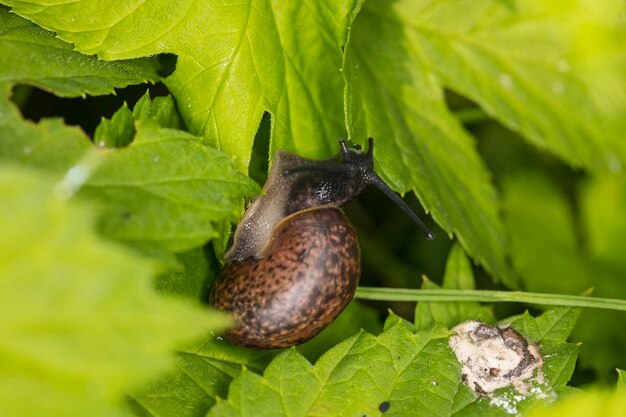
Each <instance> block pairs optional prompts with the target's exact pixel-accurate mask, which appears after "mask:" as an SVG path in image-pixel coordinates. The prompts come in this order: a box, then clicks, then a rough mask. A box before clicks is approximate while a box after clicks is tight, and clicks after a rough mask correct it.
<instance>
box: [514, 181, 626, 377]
mask: <svg viewBox="0 0 626 417" xmlns="http://www.w3.org/2000/svg"><path fill="white" fill-rule="evenodd" d="M503 188H504V199H503V201H504V207H505V214H506V216H505V218H506V224H507V228H508V230H509V233H510V236H511V246H512V252H511V253H512V260H513V264H514V265H515V268H516V270H517V271H519V273H520V276H522V277H523V279H524V283H525V286H526V288H527V289H528V290H529V291H545V292H553V293H569V294H576V293H580V292H582V291H583V290H585V289H587V288H590V287H594V296H600V297H612V298H626V285H625V283H624V280H623V271H624V270H625V269H626V264H625V262H624V258H623V255H622V254H621V252H620V250H619V248H621V247H624V245H626V241H625V239H624V236H626V222H624V219H623V217H622V216H623V215H622V214H621V213H624V210H626V178H624V176H623V175H622V176H617V177H608V176H607V177H603V176H599V177H596V178H595V179H593V180H588V181H586V182H585V183H584V187H582V193H581V196H580V218H581V220H580V221H581V227H580V226H579V227H577V226H576V225H575V220H574V219H575V217H574V211H573V208H572V207H571V206H570V205H569V204H568V200H567V199H566V196H565V195H564V194H563V193H562V192H561V191H560V190H559V189H558V188H556V187H555V185H554V184H553V183H552V182H550V181H548V180H547V179H546V178H544V177H541V176H539V175H532V174H530V173H524V174H523V175H522V174H520V175H517V176H511V177H509V178H507V179H506V181H504V186H503ZM577 231H579V232H577ZM580 231H582V233H584V234H585V236H588V240H587V242H586V246H585V247H583V245H581V241H580ZM625 317H626V315H624V313H617V312H605V311H593V313H591V312H589V313H587V314H584V315H583V317H582V318H581V320H580V323H579V325H578V326H577V327H576V330H575V332H574V335H575V339H576V340H580V341H581V342H582V348H581V365H583V366H585V367H593V368H594V370H595V371H596V372H597V373H598V374H599V375H600V376H601V377H602V378H603V379H605V380H610V379H611V378H612V374H613V369H614V368H615V367H616V366H620V367H623V366H626V362H625V358H624V355H623V352H624V349H626V334H624V332H619V331H615V329H619V328H621V326H622V323H623V321H624V319H625Z"/></svg>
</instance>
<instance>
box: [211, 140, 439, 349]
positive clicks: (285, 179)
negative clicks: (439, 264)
mask: <svg viewBox="0 0 626 417" xmlns="http://www.w3.org/2000/svg"><path fill="white" fill-rule="evenodd" d="M340 143H341V148H342V153H341V154H340V155H339V156H338V157H336V158H332V159H329V160H326V161H314V160H309V159H305V158H301V157H299V156H297V155H293V154H291V153H288V152H285V151H279V152H277V153H276V155H275V157H274V164H273V166H272V170H271V171H270V174H269V176H268V180H267V182H266V184H265V186H264V187H263V195H261V196H260V197H259V198H257V199H256V200H255V201H254V202H253V203H252V204H251V205H250V206H249V207H248V209H247V210H246V212H245V213H244V215H243V217H242V219H241V221H240V223H239V226H238V227H237V230H236V231H235V234H234V238H233V245H232V247H231V248H230V249H229V250H228V251H227V252H226V254H225V255H224V258H225V260H226V264H225V267H224V270H223V271H222V273H221V274H220V276H219V277H218V279H217V280H216V282H215V284H214V286H213V290H212V292H211V296H210V299H209V302H210V304H211V305H212V306H214V307H215V308H217V309H219V310H222V311H225V312H228V313H231V315H232V316H233V317H234V318H235V319H236V321H237V327H235V328H232V329H230V330H229V331H227V332H226V333H225V335H224V336H225V337H226V338H227V339H229V340H230V341H232V342H234V343H237V344H239V345H242V346H248V347H254V348H263V349H277V348H284V347H289V346H293V345H296V344H299V343H303V342H305V341H307V340H309V339H311V338H312V337H314V336H316V335H317V334H318V333H319V332H321V331H322V330H323V329H324V328H325V327H326V326H328V325H329V324H330V323H331V322H332V321H333V320H334V319H335V318H336V317H337V316H338V315H339V314H340V313H341V312H342V311H343V309H344V308H345V307H346V306H347V305H348V303H349V302H350V301H351V300H352V297H353V296H354V293H355V291H356V288H357V285H358V283H359V278H360V275H361V252H360V248H359V244H358V240H357V236H356V232H355V231H354V227H353V226H352V224H351V223H350V221H349V220H348V218H347V217H346V216H345V215H344V214H343V212H342V211H341V210H340V209H339V207H340V206H341V205H343V204H345V203H346V202H348V201H349V200H351V199H352V198H354V197H355V196H356V195H358V194H359V193H360V192H361V191H362V190H363V189H364V188H365V187H366V186H367V185H369V184H373V185H375V186H377V187H378V188H379V189H381V190H382V191H383V192H384V193H385V194H386V195H387V196H388V197H390V198H391V199H392V200H394V201H395V202H396V203H397V204H399V205H400V207H401V208H402V210H403V211H405V213H407V214H408V215H409V216H410V217H411V218H412V219H413V220H414V221H415V222H416V223H417V224H418V226H419V227H420V228H422V230H423V231H424V232H425V233H426V234H427V236H428V237H429V238H431V237H432V236H433V235H432V233H430V231H428V229H426V227H425V226H424V225H423V224H422V223H421V221H420V220H419V219H418V218H417V216H416V215H415V214H414V213H413V212H412V211H411V209H410V208H409V207H408V206H407V205H406V203H404V201H402V199H400V197H398V196H397V195H396V194H395V193H393V191H391V189H389V187H387V186H386V184H385V183H384V182H383V181H382V179H380V177H378V175H376V174H375V173H374V171H373V164H374V162H373V142H372V139H371V138H370V142H369V149H368V152H367V153H364V152H361V151H360V150H355V149H349V148H348V147H347V146H346V145H345V143H344V142H343V141H340Z"/></svg>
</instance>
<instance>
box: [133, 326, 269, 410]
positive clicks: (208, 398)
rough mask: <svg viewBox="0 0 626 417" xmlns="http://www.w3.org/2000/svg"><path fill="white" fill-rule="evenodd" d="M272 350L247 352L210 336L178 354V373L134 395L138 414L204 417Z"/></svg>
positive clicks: (264, 361) (262, 363)
mask: <svg viewBox="0 0 626 417" xmlns="http://www.w3.org/2000/svg"><path fill="white" fill-rule="evenodd" d="M273 356H274V353H273V352H271V351H263V350H252V349H244V348H241V347H238V346H235V345H232V344H230V343H228V342H226V341H224V340H222V338H221V337H215V336H211V337H210V338H209V339H207V340H206V341H205V342H203V343H201V344H198V345H197V347H195V348H189V349H185V350H181V351H179V352H178V353H177V354H176V364H177V370H176V371H175V372H171V373H169V374H168V375H166V376H164V377H162V378H160V379H159V380H158V381H156V382H154V383H152V384H151V385H150V386H147V387H145V388H143V389H141V390H138V391H136V392H134V393H133V394H132V396H131V402H132V405H133V407H134V409H135V412H136V414H137V415H140V416H143V415H146V416H151V417H169V416H172V417H192V416H198V417H201V416H205V415H206V413H207V411H208V410H209V409H210V408H211V407H212V406H213V405H214V404H215V401H216V399H217V397H218V396H221V397H224V396H226V394H227V392H228V385H229V384H230V382H231V381H232V379H233V378H234V377H235V376H237V375H238V374H239V373H240V372H241V371H242V370H243V369H250V370H252V371H255V372H261V371H262V370H263V369H264V368H265V366H266V365H267V362H269V361H270V359H271V358H272V357H273Z"/></svg>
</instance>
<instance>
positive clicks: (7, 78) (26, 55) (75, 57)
mask: <svg viewBox="0 0 626 417" xmlns="http://www.w3.org/2000/svg"><path fill="white" fill-rule="evenodd" d="M0 28H2V29H1V30H0V84H20V83H25V84H31V85H35V86H37V87H40V88H43V89H45V90H49V91H52V92H54V93H55V94H57V95H59V96H62V97H76V96H85V94H91V95H102V94H110V93H114V92H115V90H114V88H118V87H125V86H127V85H131V84H140V83H144V82H146V81H157V80H158V79H159V78H160V77H159V75H158V74H157V70H158V69H159V64H158V61H157V59H156V58H141V59H135V60H128V61H116V62H111V61H101V60H99V59H98V58H97V57H95V56H88V55H84V54H82V53H80V52H77V51H74V48H73V47H72V45H71V44H69V43H66V42H63V41H61V40H60V39H57V38H55V36H54V34H53V33H51V32H48V31H46V30H43V29H41V28H40V27H39V26H37V25H35V24H33V23H31V22H29V21H28V20H26V19H22V18H20V17H18V16H16V15H14V14H11V13H9V10H8V9H7V8H6V7H5V6H1V5H0Z"/></svg>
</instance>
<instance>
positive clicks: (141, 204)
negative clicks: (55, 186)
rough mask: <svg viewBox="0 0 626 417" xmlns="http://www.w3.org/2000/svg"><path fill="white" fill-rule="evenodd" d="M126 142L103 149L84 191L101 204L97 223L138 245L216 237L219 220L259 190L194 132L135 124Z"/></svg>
mask: <svg viewBox="0 0 626 417" xmlns="http://www.w3.org/2000/svg"><path fill="white" fill-rule="evenodd" d="M136 129H137V135H136V136H135V138H134V140H133V142H132V143H131V144H130V145H129V146H127V147H125V148H119V149H115V150H112V151H109V152H107V153H105V154H104V155H102V157H101V158H100V159H99V160H98V162H97V167H96V168H95V169H94V170H93V173H92V174H91V176H90V177H89V178H88V180H87V181H86V183H85V185H84V187H83V189H82V191H81V195H83V196H84V197H89V198H94V199H96V200H97V201H99V202H100V203H101V204H102V205H103V206H104V207H103V209H104V215H103V216H102V218H101V222H100V228H101V230H102V231H103V233H105V234H106V235H108V236H111V237H113V238H115V239H117V240H121V241H126V242H130V243H133V244H134V245H137V246H141V247H147V248H151V247H161V248H165V249H168V250H172V251H175V252H179V251H185V250H189V249H192V248H194V247H197V246H199V245H202V244H203V243H205V242H206V241H208V240H209V239H211V238H214V237H217V236H218V233H217V231H216V230H215V226H214V224H215V222H218V221H220V220H225V219H229V218H230V217H232V216H233V215H234V209H235V207H236V202H237V201H238V200H239V199H240V198H241V197H242V196H244V195H251V194H255V193H258V192H259V191H260V190H259V187H258V185H256V183H254V182H253V181H252V180H250V179H248V178H247V177H245V176H243V175H242V174H240V173H239V172H237V171H236V169H235V168H234V165H233V163H232V161H231V159H230V158H229V157H228V156H226V155H225V154H224V153H222V152H220V151H217V150H216V149H214V148H211V147H209V146H206V145H204V144H203V142H202V139H201V138H198V137H196V136H193V135H191V134H189V133H186V132H183V131H180V130H175V129H166V128H162V127H160V126H159V125H158V124H157V122H156V121H155V120H153V119H148V120H145V121H142V122H138V123H137V126H136Z"/></svg>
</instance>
